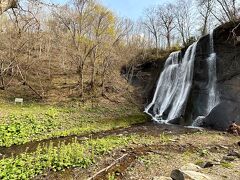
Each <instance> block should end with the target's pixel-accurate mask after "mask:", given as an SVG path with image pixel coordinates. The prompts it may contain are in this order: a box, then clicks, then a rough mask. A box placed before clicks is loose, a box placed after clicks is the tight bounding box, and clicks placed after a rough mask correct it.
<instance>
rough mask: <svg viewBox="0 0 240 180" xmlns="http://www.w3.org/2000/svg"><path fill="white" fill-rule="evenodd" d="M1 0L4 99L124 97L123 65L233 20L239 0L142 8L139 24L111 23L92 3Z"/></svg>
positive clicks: (185, 0) (0, 76)
mask: <svg viewBox="0 0 240 180" xmlns="http://www.w3.org/2000/svg"><path fill="white" fill-rule="evenodd" d="M0 2H1V12H2V15H1V17H0V31H1V33H0V39H1V44H0V89H1V90H0V91H1V94H2V95H6V97H8V98H9V97H11V95H12V94H15V95H16V94H17V95H19V96H20V95H21V96H22V97H28V98H30V99H45V100H49V99H51V100H57V101H60V100H65V99H68V98H78V99H81V100H82V101H85V100H87V99H89V98H90V99H96V98H98V97H104V98H109V94H112V95H120V96H124V97H127V96H131V88H130V87H129V85H127V83H126V82H125V80H124V79H123V78H122V77H121V75H120V70H121V67H122V66H123V65H125V64H132V65H133V66H134V64H136V63H138V62H139V61H144V59H146V57H147V56H149V54H154V56H156V57H158V56H161V53H162V52H163V51H171V49H179V48H181V47H184V46H188V45H189V44H191V43H192V42H193V41H195V40H196V39H198V38H199V37H201V36H202V35H205V34H207V33H208V32H209V31H210V29H212V28H213V27H216V26H217V25H219V24H222V23H225V22H227V21H234V22H237V21H238V18H239V1H238V0H196V1H193V0H192V1H191V0H179V1H177V2H175V3H174V4H164V5H158V6H154V7H149V8H148V9H146V10H145V12H143V15H142V18H140V19H139V20H138V21H132V20H130V19H126V18H122V17H117V15H115V14H114V13H113V12H112V11H110V10H109V9H107V8H105V7H104V6H103V5H101V4H100V3H99V2H98V1H96V0H71V1H69V3H67V4H65V5H55V4H48V3H45V2H43V1H40V0H20V1H18V2H16V1H15V0H8V1H4V0H2V1H0ZM7 9H8V10H7ZM5 11H6V12H5ZM236 26H237V23H236ZM139 54H140V55H141V56H139ZM113 99H114V98H113Z"/></svg>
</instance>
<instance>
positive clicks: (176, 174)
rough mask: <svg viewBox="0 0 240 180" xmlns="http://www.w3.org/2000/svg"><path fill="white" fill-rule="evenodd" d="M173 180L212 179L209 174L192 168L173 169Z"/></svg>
mask: <svg viewBox="0 0 240 180" xmlns="http://www.w3.org/2000/svg"><path fill="white" fill-rule="evenodd" d="M171 178H172V179H173V180H211V178H210V177H209V176H208V175H205V174H203V173H200V172H196V171H190V170H184V171H182V170H178V169H176V170H173V171H172V173H171Z"/></svg>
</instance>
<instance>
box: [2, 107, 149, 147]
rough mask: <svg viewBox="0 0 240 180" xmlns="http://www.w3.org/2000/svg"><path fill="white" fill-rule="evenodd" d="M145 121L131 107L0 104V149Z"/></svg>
mask: <svg viewBox="0 0 240 180" xmlns="http://www.w3.org/2000/svg"><path fill="white" fill-rule="evenodd" d="M147 119H148V118H147V117H146V116H145V115H144V114H143V113H142V112H141V111H139V110H138V109H137V108H136V107H134V106H133V105H130V104H127V105H123V106H121V107H116V108H108V107H94V108H93V107H91V105H84V106H79V105H72V106H68V107H65V106H50V105H37V104H28V105H24V106H16V105H13V104H9V103H1V105H0V146H6V147H9V146H11V145H15V144H24V143H27V142H30V141H36V140H43V139H49V138H53V137H60V136H61V137H63V136H68V135H81V134H86V133H90V132H99V131H105V130H111V129H116V128H121V127H129V126H131V125H133V124H137V123H142V122H145V121H146V120H147Z"/></svg>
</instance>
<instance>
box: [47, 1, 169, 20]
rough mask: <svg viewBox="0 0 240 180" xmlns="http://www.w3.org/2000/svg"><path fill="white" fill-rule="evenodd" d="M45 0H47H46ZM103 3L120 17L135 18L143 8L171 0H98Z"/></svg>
mask: <svg viewBox="0 0 240 180" xmlns="http://www.w3.org/2000/svg"><path fill="white" fill-rule="evenodd" d="M46 1H47V0H46ZM50 1H51V2H54V3H66V2H68V0H50ZM99 1H100V2H102V4H103V5H105V6H106V7H108V8H109V9H111V10H112V11H114V12H115V13H116V14H117V15H119V16H121V17H129V18H131V19H133V20H137V19H138V18H139V17H140V16H141V14H142V13H143V10H144V9H145V8H147V7H150V6H152V5H155V4H163V3H166V2H169V1H173V0H99Z"/></svg>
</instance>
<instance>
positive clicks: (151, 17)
mask: <svg viewBox="0 0 240 180" xmlns="http://www.w3.org/2000/svg"><path fill="white" fill-rule="evenodd" d="M143 25H144V27H145V28H146V29H147V31H149V32H150V34H152V35H153V37H154V42H155V48H156V51H157V55H158V49H159V41H160V39H159V38H160V33H161V32H160V29H161V26H160V21H159V19H158V14H157V10H156V8H155V7H152V8H148V9H146V10H145V18H144V20H143Z"/></svg>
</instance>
